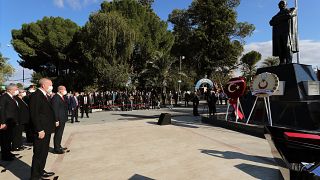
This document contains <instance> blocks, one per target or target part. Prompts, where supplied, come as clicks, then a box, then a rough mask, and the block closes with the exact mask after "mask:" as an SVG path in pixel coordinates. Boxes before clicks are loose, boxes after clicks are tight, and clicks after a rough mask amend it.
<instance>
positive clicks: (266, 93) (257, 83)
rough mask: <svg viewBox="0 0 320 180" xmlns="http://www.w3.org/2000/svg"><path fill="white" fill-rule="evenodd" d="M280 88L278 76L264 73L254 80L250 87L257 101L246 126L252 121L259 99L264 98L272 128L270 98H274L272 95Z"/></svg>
mask: <svg viewBox="0 0 320 180" xmlns="http://www.w3.org/2000/svg"><path fill="white" fill-rule="evenodd" d="M278 87H279V78H278V76H277V75H276V74H272V73H269V72H264V73H261V74H258V75H256V76H255V77H254V78H253V80H252V82H251V85H250V89H251V91H252V95H254V96H256V99H255V101H254V103H253V106H252V109H251V111H250V114H249V117H248V119H247V122H246V124H248V123H249V121H250V118H251V116H252V113H253V110H254V109H255V107H256V105H257V101H258V99H259V98H263V102H264V107H265V109H266V114H267V118H268V123H269V125H270V126H272V124H273V123H272V113H271V106H270V96H272V94H273V93H274V92H275V91H276V90H277V89H278Z"/></svg>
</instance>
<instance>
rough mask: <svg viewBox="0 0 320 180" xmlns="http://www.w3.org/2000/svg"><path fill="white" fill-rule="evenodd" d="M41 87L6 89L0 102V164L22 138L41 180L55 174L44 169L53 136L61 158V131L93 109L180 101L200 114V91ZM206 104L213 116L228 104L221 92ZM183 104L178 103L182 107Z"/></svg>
mask: <svg viewBox="0 0 320 180" xmlns="http://www.w3.org/2000/svg"><path fill="white" fill-rule="evenodd" d="M39 85H40V87H39V88H36V87H35V86H30V87H29V89H28V90H24V89H19V88H18V86H17V85H16V84H9V85H7V86H6V91H5V92H3V93H1V97H0V145H1V159H2V160H4V161H13V160H14V159H15V158H14V157H15V155H14V154H13V153H12V151H21V150H23V149H24V148H25V146H23V135H22V134H23V132H25V134H26V136H25V137H26V144H29V145H33V158H32V166H31V179H41V178H43V177H50V176H53V175H54V173H53V172H46V171H45V170H44V167H45V164H46V159H47V156H48V151H49V143H50V139H51V134H53V133H54V137H53V145H54V148H53V152H54V153H56V154H63V153H65V151H66V149H67V148H65V147H62V146H61V141H62V136H63V131H64V127H65V124H66V122H67V121H69V120H70V122H71V123H74V122H80V121H79V118H78V115H79V110H80V118H83V117H84V114H85V115H86V117H87V118H89V113H90V111H92V109H103V110H115V109H116V110H122V111H128V110H140V109H158V108H161V107H169V108H170V109H172V108H173V107H174V106H178V101H182V100H184V101H185V104H184V105H185V106H186V107H187V106H189V102H190V101H191V102H193V108H194V111H193V114H194V115H195V116H197V115H199V113H198V105H199V101H200V97H199V95H200V93H199V92H192V93H190V92H185V93H181V94H178V92H173V93H172V92H171V91H169V92H168V93H158V92H157V91H156V90H151V91H138V90H135V91H131V92H130V91H105V92H80V93H79V92H74V93H67V89H66V88H65V86H58V88H57V92H56V93H53V85H52V81H51V80H50V79H47V78H43V79H40V80H39ZM204 97H205V99H206V100H207V102H208V106H209V113H210V115H211V114H214V113H215V112H216V110H215V109H216V108H215V105H216V103H219V102H220V103H221V104H222V100H223V99H226V97H225V95H224V94H223V93H221V92H218V91H217V92H214V91H208V93H205V94H204ZM181 105H182V104H180V106H181Z"/></svg>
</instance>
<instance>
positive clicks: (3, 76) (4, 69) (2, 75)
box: [0, 53, 14, 84]
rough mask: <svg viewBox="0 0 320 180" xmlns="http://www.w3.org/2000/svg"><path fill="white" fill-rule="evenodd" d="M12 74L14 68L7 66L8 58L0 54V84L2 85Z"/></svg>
mask: <svg viewBox="0 0 320 180" xmlns="http://www.w3.org/2000/svg"><path fill="white" fill-rule="evenodd" d="M13 73H14V68H13V67H12V66H11V65H10V64H8V58H6V57H3V56H2V54H1V53H0V84H3V83H4V82H5V81H6V80H7V79H8V78H9V77H10V76H12V74H13Z"/></svg>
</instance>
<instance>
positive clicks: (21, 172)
mask: <svg viewBox="0 0 320 180" xmlns="http://www.w3.org/2000/svg"><path fill="white" fill-rule="evenodd" d="M21 157H22V156H18V157H16V158H15V159H14V160H13V161H2V160H0V168H1V173H0V179H1V174H3V173H8V172H7V171H10V172H11V173H12V174H13V175H15V176H16V177H17V179H22V180H27V179H29V177H30V175H31V174H30V173H31V167H30V166H29V165H28V164H27V163H25V162H23V161H21V160H20V158H21Z"/></svg>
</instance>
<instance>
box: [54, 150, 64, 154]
mask: <svg viewBox="0 0 320 180" xmlns="http://www.w3.org/2000/svg"><path fill="white" fill-rule="evenodd" d="M53 152H54V153H55V154H64V151H63V150H62V149H55V150H54V151H53Z"/></svg>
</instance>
